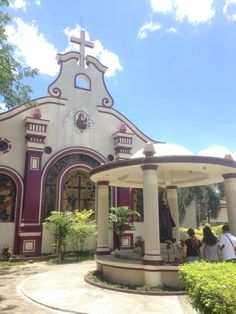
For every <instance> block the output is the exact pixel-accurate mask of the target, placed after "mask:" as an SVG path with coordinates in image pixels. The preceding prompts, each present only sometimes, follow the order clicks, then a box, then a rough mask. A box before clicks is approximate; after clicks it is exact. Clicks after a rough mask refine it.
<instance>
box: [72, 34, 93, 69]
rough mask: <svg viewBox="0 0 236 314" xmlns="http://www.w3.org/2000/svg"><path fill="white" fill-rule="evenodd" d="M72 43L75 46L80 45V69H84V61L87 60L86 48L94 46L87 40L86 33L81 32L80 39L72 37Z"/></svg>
mask: <svg viewBox="0 0 236 314" xmlns="http://www.w3.org/2000/svg"><path fill="white" fill-rule="evenodd" d="M70 41H71V42H72V43H74V44H78V45H80V62H79V65H80V67H82V68H84V59H85V47H89V48H93V47H94V44H93V43H92V42H90V41H87V40H85V31H84V30H82V29H81V30H80V38H77V37H73V36H71V37H70Z"/></svg>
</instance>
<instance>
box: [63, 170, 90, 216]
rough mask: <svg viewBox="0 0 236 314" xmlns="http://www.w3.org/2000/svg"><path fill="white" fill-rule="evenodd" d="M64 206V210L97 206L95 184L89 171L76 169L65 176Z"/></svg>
mask: <svg viewBox="0 0 236 314" xmlns="http://www.w3.org/2000/svg"><path fill="white" fill-rule="evenodd" d="M63 207H64V210H76V209H78V210H84V209H94V208H95V186H94V183H93V182H92V181H91V180H90V179H89V177H88V173H86V172H84V171H81V170H75V171H73V172H71V173H70V174H69V175H68V176H67V177H66V178H65V183H64V196H63Z"/></svg>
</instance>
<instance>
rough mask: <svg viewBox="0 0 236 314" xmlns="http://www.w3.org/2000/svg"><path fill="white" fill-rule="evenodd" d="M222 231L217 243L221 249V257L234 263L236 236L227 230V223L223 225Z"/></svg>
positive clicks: (235, 260)
mask: <svg viewBox="0 0 236 314" xmlns="http://www.w3.org/2000/svg"><path fill="white" fill-rule="evenodd" d="M222 232H223V234H222V235H221V237H220V241H219V245H218V247H219V249H221V250H222V258H223V260H224V261H227V262H235V263H236V254H235V248H236V237H234V236H233V235H232V234H231V233H230V232H229V226H228V225H223V227H222Z"/></svg>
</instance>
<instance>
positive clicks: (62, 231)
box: [44, 211, 72, 263]
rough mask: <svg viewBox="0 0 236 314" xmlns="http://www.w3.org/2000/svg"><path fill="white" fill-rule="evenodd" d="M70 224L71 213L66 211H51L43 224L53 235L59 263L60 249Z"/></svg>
mask: <svg viewBox="0 0 236 314" xmlns="http://www.w3.org/2000/svg"><path fill="white" fill-rule="evenodd" d="M71 224H72V217H71V213H70V212H68V211H65V212H58V211H52V212H51V215H50V216H49V217H47V218H46V220H45V222H44V225H45V226H46V228H47V229H49V230H50V231H51V232H52V234H53V236H54V244H55V248H56V253H58V257H59V263H61V262H62V259H63V254H62V249H63V246H65V244H66V237H67V236H68V234H69V232H70V227H71Z"/></svg>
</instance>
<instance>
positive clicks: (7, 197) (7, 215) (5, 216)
mask: <svg viewBox="0 0 236 314" xmlns="http://www.w3.org/2000/svg"><path fill="white" fill-rule="evenodd" d="M15 196H16V186H15V183H14V181H13V180H12V179H11V178H9V177H8V176H6V175H4V174H0V222H13V221H14V214H15V198H16V197H15Z"/></svg>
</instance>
